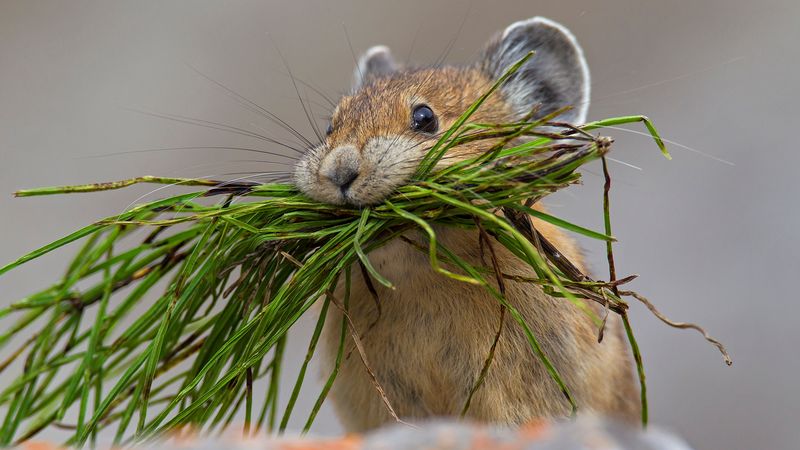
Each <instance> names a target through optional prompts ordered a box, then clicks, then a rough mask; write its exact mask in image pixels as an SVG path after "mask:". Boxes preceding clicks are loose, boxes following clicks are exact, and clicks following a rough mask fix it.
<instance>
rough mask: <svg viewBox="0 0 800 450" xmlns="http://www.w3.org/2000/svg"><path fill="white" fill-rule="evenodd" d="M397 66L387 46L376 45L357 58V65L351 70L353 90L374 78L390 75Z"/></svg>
mask: <svg viewBox="0 0 800 450" xmlns="http://www.w3.org/2000/svg"><path fill="white" fill-rule="evenodd" d="M398 68H399V66H398V65H397V63H396V62H395V61H394V58H393V57H392V52H391V51H389V47H387V46H385V45H376V46H374V47H372V48H370V49H369V50H367V52H366V53H364V54H363V55H361V58H359V60H358V65H357V66H356V69H355V70H354V71H353V90H354V91H357V90H358V89H361V88H362V87H363V86H365V85H367V84H369V83H370V82H371V81H373V80H375V79H376V78H380V77H385V76H387V75H390V74H391V73H392V72H395V71H397V69H398Z"/></svg>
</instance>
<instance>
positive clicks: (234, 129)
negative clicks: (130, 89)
mask: <svg viewBox="0 0 800 450" xmlns="http://www.w3.org/2000/svg"><path fill="white" fill-rule="evenodd" d="M126 109H127V110H129V111H132V112H136V113H139V114H144V115H148V116H153V117H158V118H160V119H166V120H173V121H176V122H180V123H185V124H189V125H195V126H200V127H205V128H211V129H214V130H219V131H226V132H228V133H233V134H238V135H241V136H247V137H251V138H255V139H261V140H263V141H266V142H269V143H271V144H276V145H280V146H281V147H285V148H287V149H290V150H293V151H295V152H298V153H303V151H302V150H299V149H297V148H295V147H292V146H291V145H289V144H286V143H284V142H281V141H278V140H276V139H273V138H271V137H268V136H264V135H261V134H258V133H255V132H253V131H250V130H246V129H244V128H239V127H234V126H232V125H227V124H224V123H218V122H212V121H210V120H203V119H195V118H192V117H186V116H181V115H178V114H166V113H154V112H148V111H143V110H137V109H133V108H126Z"/></svg>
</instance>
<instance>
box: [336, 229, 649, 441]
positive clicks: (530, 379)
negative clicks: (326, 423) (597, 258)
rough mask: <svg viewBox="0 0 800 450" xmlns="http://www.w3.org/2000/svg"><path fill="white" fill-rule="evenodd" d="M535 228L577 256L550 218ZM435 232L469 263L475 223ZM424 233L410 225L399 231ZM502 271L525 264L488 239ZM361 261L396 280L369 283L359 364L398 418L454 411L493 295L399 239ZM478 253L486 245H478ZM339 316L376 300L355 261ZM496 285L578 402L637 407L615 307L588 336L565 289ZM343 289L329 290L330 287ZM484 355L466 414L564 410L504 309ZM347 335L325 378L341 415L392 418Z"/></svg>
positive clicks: (357, 319) (594, 407) (586, 406)
mask: <svg viewBox="0 0 800 450" xmlns="http://www.w3.org/2000/svg"><path fill="white" fill-rule="evenodd" d="M536 227H537V229H539V230H540V231H541V232H542V234H543V235H544V236H545V238H547V239H548V240H549V241H551V242H553V243H554V244H555V245H556V246H557V248H559V249H560V251H561V252H562V253H563V254H564V255H565V256H566V257H567V258H569V259H570V261H572V262H573V263H575V264H576V265H578V267H582V266H583V261H582V258H581V257H580V254H579V251H578V249H577V247H576V245H575V243H574V242H573V241H572V240H570V239H568V238H566V237H565V236H564V235H563V234H561V233H560V232H559V231H558V230H556V229H555V228H554V227H553V226H551V225H549V224H546V223H542V222H537V223H536ZM437 235H438V236H439V238H440V240H441V243H442V244H443V245H445V246H447V247H448V248H450V249H455V250H456V251H457V253H458V255H459V256H460V257H462V258H465V259H466V260H467V261H469V262H470V263H471V264H475V265H480V254H479V246H478V238H477V234H476V232H473V231H466V230H456V229H445V228H440V229H438V230H437ZM409 237H411V238H412V239H414V240H415V241H417V242H419V243H421V244H424V243H425V242H426V241H425V240H424V239H423V238H422V237H421V236H419V235H411V236H409ZM494 248H495V250H496V252H497V254H498V259H499V260H500V265H501V270H503V271H504V272H505V273H511V274H519V275H525V276H535V274H534V273H533V272H532V270H531V269H530V268H529V267H528V266H527V264H525V263H523V262H521V261H520V260H518V259H517V258H516V257H514V256H513V255H511V254H510V253H509V252H508V251H507V250H506V249H505V248H504V247H503V246H502V245H500V244H498V243H496V242H495V244H494ZM369 257H370V260H371V262H372V263H373V264H374V265H375V267H376V268H377V269H378V270H379V271H380V272H381V273H384V274H387V276H389V277H390V278H391V280H392V282H393V283H394V284H395V285H396V290H390V289H387V288H385V287H383V286H381V285H380V284H378V283H374V284H375V285H376V288H377V290H378V295H379V297H380V304H381V309H382V314H381V317H380V318H379V319H378V321H377V323H376V324H375V325H374V327H373V328H372V329H371V330H370V331H369V333H367V334H366V336H364V338H363V344H364V347H365V353H366V355H367V357H368V359H369V362H370V365H371V366H372V369H373V370H374V372H375V374H376V375H377V378H378V381H379V382H380V384H381V386H382V387H383V389H385V391H386V393H387V395H388V398H389V400H390V401H391V404H392V406H393V407H394V409H395V410H396V412H397V414H398V415H400V416H401V417H405V418H422V417H430V416H454V415H458V414H460V412H461V409H462V407H463V406H464V402H465V401H466V399H467V396H468V393H469V391H470V389H471V388H472V386H473V384H474V382H475V381H476V379H477V377H478V375H479V373H480V371H481V368H482V367H483V364H484V362H485V360H486V357H487V355H488V352H489V348H490V346H491V344H492V341H493V339H494V335H495V333H496V331H497V327H498V324H499V317H500V308H499V306H498V303H497V300H496V299H494V298H493V297H491V296H490V295H489V294H488V293H486V292H485V290H484V288H482V287H480V286H473V285H470V284H467V283H463V282H459V281H455V280H452V279H449V278H446V277H444V276H442V275H439V274H437V273H435V272H433V271H432V270H431V268H430V263H429V261H428V258H427V255H426V254H424V253H422V252H420V251H419V250H417V249H415V248H414V247H412V246H411V245H409V244H408V243H405V242H402V241H400V240H395V241H393V242H391V243H390V244H389V245H387V246H386V247H383V248H381V249H379V250H377V251H375V252H372V253H371V254H370V255H369ZM487 257H488V256H487ZM352 273H353V275H352V293H351V297H350V307H349V310H350V316H351V318H352V320H353V322H354V323H355V326H356V328H357V330H358V331H359V332H360V333H363V332H364V331H365V330H367V328H368V327H369V326H370V325H371V324H372V323H373V322H374V321H375V320H376V318H377V309H376V307H375V304H374V301H373V299H372V297H371V296H370V294H369V292H368V291H367V287H366V285H365V284H364V281H363V278H362V276H361V272H360V270H359V269H358V267H354V270H353V271H352ZM506 289H507V297H508V301H509V303H510V304H511V305H513V306H514V307H515V308H517V310H519V312H520V313H521V314H522V316H523V317H524V318H525V320H526V321H527V323H528V325H529V326H530V327H531V329H532V330H533V333H534V335H535V336H536V337H537V338H538V340H539V342H540V343H541V345H542V348H543V350H544V352H545V353H546V354H547V355H548V357H549V358H550V359H551V361H552V362H553V363H554V365H555V367H556V369H557V370H558V371H559V373H560V374H561V376H562V378H563V379H564V381H565V383H566V385H567V386H568V388H569V389H570V392H571V393H572V395H573V396H574V398H575V400H576V402H577V403H578V406H579V410H580V411H595V412H599V413H603V414H608V415H612V416H618V417H621V418H623V419H626V420H636V417H638V401H637V395H636V391H635V388H634V386H635V385H634V379H633V374H632V371H631V365H630V361H629V358H628V357H627V356H626V354H627V353H626V350H627V347H626V343H625V342H624V341H623V340H622V334H621V327H620V323H619V320H618V318H617V317H616V315H615V314H611V317H609V321H608V325H607V326H608V329H607V332H606V336H605V338H604V340H603V342H602V343H601V344H598V343H597V338H596V336H597V329H596V327H594V326H593V324H592V322H591V321H590V320H589V319H588V317H586V315H585V314H584V313H583V312H581V311H579V310H578V309H577V308H576V307H574V306H573V305H572V304H570V303H569V302H568V301H567V300H564V299H557V298H552V297H549V296H547V295H545V294H544V293H543V292H542V291H541V290H540V289H539V288H537V287H534V286H533V285H531V284H527V283H516V282H508V283H507V286H506ZM342 295H343V293H342V292H341V291H340V292H339V297H338V298H342V297H341V296H342ZM339 324H341V313H340V312H339V311H338V310H336V309H335V308H332V309H331V312H330V313H329V317H328V326H326V331H325V345H326V346H327V349H326V352H325V355H326V357H327V363H328V364H327V366H328V368H331V367H332V364H333V359H334V358H335V355H336V352H337V346H338V342H339V336H340V334H339V333H340V325H339ZM504 325H505V329H504V331H503V334H502V336H501V338H500V341H499V344H498V346H497V350H496V354H495V357H494V361H493V363H492V366H491V368H490V370H489V373H488V375H487V377H486V379H485V380H484V383H483V385H482V387H481V388H480V389H479V390H478V391H477V392H476V394H475V396H474V398H473V400H472V404H471V407H470V409H469V412H468V414H467V416H468V417H470V418H472V419H477V420H480V421H486V422H493V423H502V424H522V423H524V422H526V421H529V420H531V419H533V418H540V417H563V416H566V415H568V414H569V404H568V403H567V401H566V399H565V398H564V396H563V394H562V393H561V392H560V390H559V388H558V387H557V385H556V384H555V382H553V380H552V379H551V378H550V376H549V375H548V373H547V372H546V370H545V368H544V366H543V365H542V364H541V362H540V361H539V360H538V359H537V357H536V356H535V355H534V353H533V351H532V350H531V347H530V344H529V343H528V340H527V339H526V337H525V334H524V332H523V330H522V328H521V327H520V326H519V325H518V324H517V323H516V322H515V321H514V320H513V319H512V318H511V316H510V315H509V314H507V315H506V319H505V324H504ZM352 348H353V344H352V341H351V340H350V339H349V337H348V345H347V349H346V351H345V354H347V353H350V352H351V351H352V353H350V357H349V358H348V359H346V360H345V361H343V363H342V366H341V372H340V373H339V376H338V378H337V380H336V383H335V384H334V388H333V392H332V395H333V398H334V406H335V408H336V410H337V412H338V414H339V417H340V418H341V419H342V421H343V422H344V425H345V426H346V428H347V429H348V430H351V431H363V430H367V429H370V428H374V427H376V426H379V425H381V424H383V423H385V422H389V421H392V418H391V416H390V415H389V413H388V411H387V409H386V406H385V405H384V404H383V402H382V400H381V398H380V397H379V396H378V394H377V392H376V390H375V388H374V387H373V384H372V383H371V381H370V379H369V377H368V374H367V372H366V370H365V368H364V366H363V364H362V362H361V360H360V359H359V356H358V354H357V353H356V352H355V351H353V350H352Z"/></svg>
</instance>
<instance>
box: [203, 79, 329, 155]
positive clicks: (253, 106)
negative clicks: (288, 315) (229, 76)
mask: <svg viewBox="0 0 800 450" xmlns="http://www.w3.org/2000/svg"><path fill="white" fill-rule="evenodd" d="M189 67H190V68H191V69H192V70H194V71H195V72H196V73H197V74H198V75H200V76H201V77H203V78H205V79H206V80H208V81H210V82H211V83H214V84H215V85H217V86H218V87H220V88H222V89H223V90H224V91H225V92H226V93H227V94H228V95H229V96H231V97H232V98H234V99H235V100H237V101H239V104H241V105H242V106H245V107H246V108H247V109H249V110H250V111H253V112H255V113H257V114H260V115H263V116H265V117H266V118H267V119H269V120H270V121H272V122H273V123H275V124H277V125H278V126H280V127H281V128H283V129H284V130H286V131H288V132H289V133H291V134H292V135H294V136H295V137H296V138H298V139H300V140H301V141H303V143H305V144H306V145H308V146H311V147H313V146H314V144H313V143H312V142H311V141H310V140H308V138H306V137H305V136H304V135H303V134H302V133H300V132H299V131H297V130H296V129H295V128H294V127H293V126H291V125H289V124H288V123H287V122H286V121H285V120H283V119H281V118H280V117H278V116H277V115H276V114H274V113H273V112H272V111H270V110H268V109H266V108H264V107H263V106H261V105H259V104H258V103H256V102H254V101H252V100H250V99H248V98H247V97H245V96H243V95H241V94H239V93H238V92H236V91H234V90H233V89H231V88H229V87H228V86H225V85H224V84H222V83H221V82H219V81H217V80H215V79H213V78H211V77H209V76H208V75H206V74H204V73H202V72H200V70H198V69H197V68H195V67H194V66H192V65H189Z"/></svg>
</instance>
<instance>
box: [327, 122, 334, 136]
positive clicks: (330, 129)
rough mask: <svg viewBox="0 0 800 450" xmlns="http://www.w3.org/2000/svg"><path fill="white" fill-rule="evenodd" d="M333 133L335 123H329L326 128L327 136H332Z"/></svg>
mask: <svg viewBox="0 0 800 450" xmlns="http://www.w3.org/2000/svg"><path fill="white" fill-rule="evenodd" d="M331 133H333V124H332V123H328V128H325V136H330V135H331Z"/></svg>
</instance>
